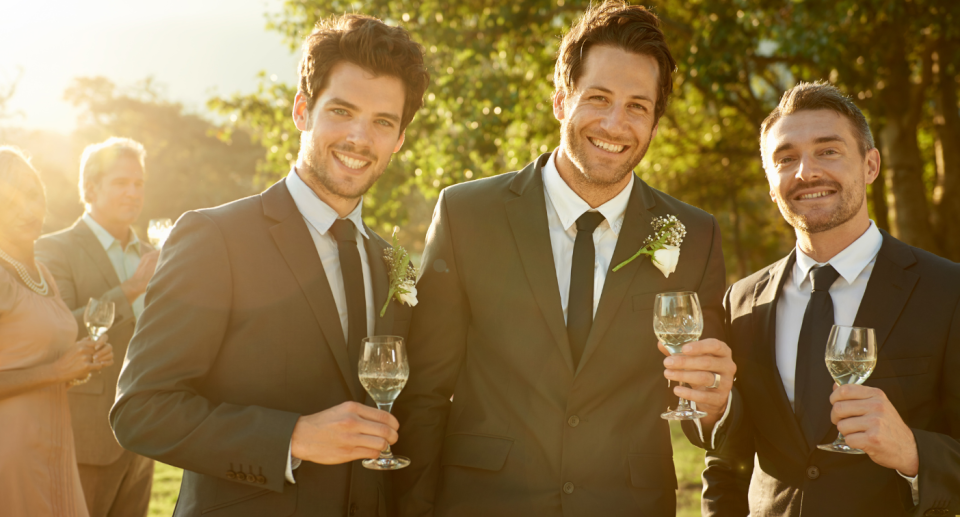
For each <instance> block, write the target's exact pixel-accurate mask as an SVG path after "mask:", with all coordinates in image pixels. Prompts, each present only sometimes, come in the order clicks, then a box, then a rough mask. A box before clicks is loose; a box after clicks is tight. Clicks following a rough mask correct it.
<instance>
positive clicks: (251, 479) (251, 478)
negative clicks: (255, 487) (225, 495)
mask: <svg viewBox="0 0 960 517" xmlns="http://www.w3.org/2000/svg"><path fill="white" fill-rule="evenodd" d="M247 482H248V483H256V482H257V476H254V475H253V474H247Z"/></svg>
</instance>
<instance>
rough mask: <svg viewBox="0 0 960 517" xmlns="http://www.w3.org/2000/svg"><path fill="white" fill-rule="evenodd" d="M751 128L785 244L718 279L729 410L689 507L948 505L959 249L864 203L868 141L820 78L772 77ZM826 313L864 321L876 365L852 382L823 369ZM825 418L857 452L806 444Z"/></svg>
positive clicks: (844, 321) (954, 427)
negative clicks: (785, 248)
mask: <svg viewBox="0 0 960 517" xmlns="http://www.w3.org/2000/svg"><path fill="white" fill-rule="evenodd" d="M760 143H761V151H762V153H763V160H764V167H765V169H766V172H767V180H768V181H769V183H770V196H771V198H772V199H773V200H774V201H775V202H776V203H777V204H778V206H779V208H780V211H781V213H782V214H783V216H784V218H785V219H786V220H787V222H788V223H790V225H791V226H793V227H794V229H795V230H796V235H797V246H796V249H795V250H794V251H791V252H790V254H789V255H788V256H787V257H786V258H784V259H781V260H780V261H778V262H776V263H774V264H772V265H770V266H768V267H767V268H765V269H763V270H761V271H759V272H757V273H755V274H753V275H751V276H749V277H747V278H745V279H743V280H741V281H739V282H737V283H736V284H734V285H733V286H732V287H731V288H730V290H729V291H728V292H727V295H726V299H725V306H726V308H727V318H728V338H729V343H730V345H731V348H733V356H734V361H736V363H737V366H738V368H739V372H738V377H737V382H736V391H737V392H738V393H739V395H740V397H739V398H736V397H735V398H734V400H735V403H734V405H735V406H736V407H735V408H734V412H733V414H735V415H742V419H741V420H740V422H739V425H733V423H732V422H733V421H734V420H736V418H731V419H730V420H731V427H730V428H729V429H727V430H726V431H727V436H726V439H725V440H724V441H723V444H722V446H721V447H720V448H719V449H718V450H715V451H711V452H710V453H709V454H708V457H707V469H706V470H705V471H704V473H703V480H704V485H705V486H704V493H703V500H702V504H703V512H704V515H716V516H724V517H726V516H734V515H747V514H748V513H749V514H750V515H752V516H754V517H756V516H765V515H789V516H801V515H802V516H817V517H819V516H824V515H863V516H871V517H874V516H886V515H889V516H894V515H908V514H909V515H951V516H952V515H954V514H957V513H958V512H960V442H958V438H960V376H958V375H956V369H957V368H958V367H960V265H957V264H955V263H952V262H950V261H947V260H945V259H942V258H940V257H937V256H935V255H932V254H930V253H927V252H925V251H923V250H920V249H917V248H914V247H911V246H908V245H906V244H904V243H902V242H900V241H899V240H897V239H895V238H893V237H891V236H890V235H889V234H888V233H886V232H884V231H882V230H878V229H877V227H876V225H875V224H874V223H873V222H872V221H871V220H870V219H869V217H868V214H867V203H866V185H867V184H870V183H872V182H873V181H874V180H875V179H876V178H877V175H878V172H879V170H880V153H879V152H878V151H877V149H876V148H875V147H874V144H873V137H872V136H871V134H870V126H869V125H868V124H867V121H866V119H865V118H864V116H863V114H862V113H861V112H860V110H859V109H858V108H857V107H856V105H855V104H853V102H852V101H850V99H848V98H846V97H845V96H843V95H842V94H841V93H840V92H839V91H838V90H837V89H836V88H835V87H833V86H830V85H828V84H823V83H814V84H810V83H800V84H799V85H797V86H796V87H794V88H792V89H791V90H789V91H788V92H786V93H785V94H784V95H783V98H782V99H781V101H780V105H779V106H778V107H777V108H776V109H775V110H774V111H773V112H772V113H771V114H770V115H769V116H768V117H767V119H766V120H765V121H764V123H763V126H762V128H761V140H760ZM833 324H837V325H848V326H850V325H853V326H858V327H871V328H873V329H875V332H876V337H877V347H878V350H879V351H878V358H877V363H876V369H875V370H874V371H873V374H872V375H871V376H870V378H869V379H868V380H867V381H866V383H865V384H864V385H862V386H861V385H845V386H841V387H837V386H835V385H834V382H833V379H832V378H831V377H830V374H829V373H828V371H827V369H826V365H825V362H824V351H825V347H826V341H827V336H828V333H829V330H830V327H831V325H833ZM740 402H742V406H741V405H740ZM838 429H839V431H840V432H842V433H843V435H844V437H845V438H846V441H847V444H849V445H850V446H851V447H855V448H859V449H862V450H863V451H864V452H865V453H866V454H865V455H850V454H839V453H835V452H827V451H823V450H820V449H818V448H817V445H818V444H823V443H829V442H830V441H832V440H833V439H834V438H835V437H836V436H837V432H838ZM751 473H752V479H751Z"/></svg>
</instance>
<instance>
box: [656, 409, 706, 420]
mask: <svg viewBox="0 0 960 517" xmlns="http://www.w3.org/2000/svg"><path fill="white" fill-rule="evenodd" d="M705 416H707V413H705V412H703V411H697V410H696V409H674V410H671V411H667V412H666V413H663V414H661V415H660V418H662V419H664V420H699V419H701V418H703V417H705Z"/></svg>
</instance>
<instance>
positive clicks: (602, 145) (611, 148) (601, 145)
mask: <svg viewBox="0 0 960 517" xmlns="http://www.w3.org/2000/svg"><path fill="white" fill-rule="evenodd" d="M587 140H590V143H591V144H593V145H594V146H595V147H597V148H598V149H601V150H604V151H607V152H608V153H616V154H619V153H622V152H623V150H624V149H626V148H627V146H625V145H617V144H611V143H610V142H604V141H603V140H600V139H597V138H592V137H587Z"/></svg>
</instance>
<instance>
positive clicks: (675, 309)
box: [653, 292, 707, 420]
mask: <svg viewBox="0 0 960 517" xmlns="http://www.w3.org/2000/svg"><path fill="white" fill-rule="evenodd" d="M653 331H654V333H655V334H656V335H657V338H658V339H659V340H660V342H661V343H663V346H664V347H666V349H667V350H668V351H669V352H670V355H674V356H675V355H683V345H685V344H687V343H690V342H693V341H697V340H698V339H700V334H701V333H702V332H703V312H702V310H701V309H700V300H699V299H698V298H697V293H694V292H674V293H659V294H657V296H656V299H655V300H654V305H653ZM681 384H682V383H681ZM705 416H707V413H705V412H703V411H698V410H696V409H693V408H692V407H691V406H690V403H689V402H688V401H687V400H686V399H684V398H683V397H681V398H680V404H679V405H678V406H677V409H674V410H670V409H668V411H667V412H666V413H663V414H662V415H660V418H663V419H664V420H696V419H698V418H702V417H705Z"/></svg>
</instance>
